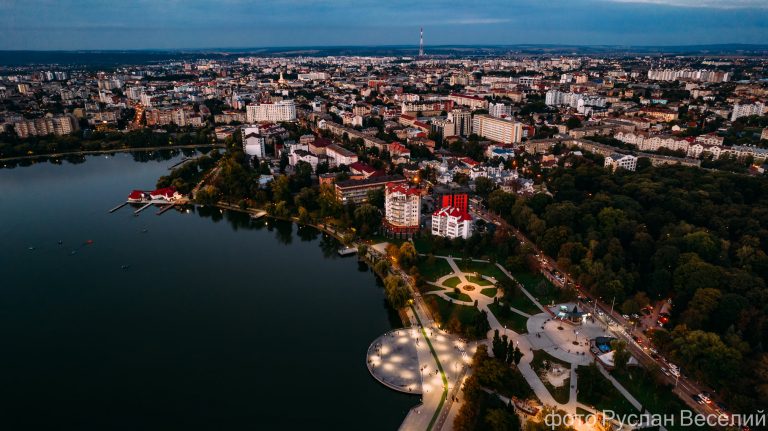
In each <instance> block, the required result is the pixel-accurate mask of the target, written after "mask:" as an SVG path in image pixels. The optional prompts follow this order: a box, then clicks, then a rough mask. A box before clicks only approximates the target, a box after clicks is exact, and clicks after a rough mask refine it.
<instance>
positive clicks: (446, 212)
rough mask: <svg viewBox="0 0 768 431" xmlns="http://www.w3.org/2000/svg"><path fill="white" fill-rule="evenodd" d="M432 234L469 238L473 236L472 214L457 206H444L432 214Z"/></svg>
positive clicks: (453, 237)
mask: <svg viewBox="0 0 768 431" xmlns="http://www.w3.org/2000/svg"><path fill="white" fill-rule="evenodd" d="M432 235H435V236H442V237H445V238H450V239H455V238H464V239H467V238H469V237H470V236H472V216H470V215H469V213H467V212H466V211H462V210H461V209H459V208H456V207H443V208H440V209H439V210H437V211H435V212H434V213H433V214H432Z"/></svg>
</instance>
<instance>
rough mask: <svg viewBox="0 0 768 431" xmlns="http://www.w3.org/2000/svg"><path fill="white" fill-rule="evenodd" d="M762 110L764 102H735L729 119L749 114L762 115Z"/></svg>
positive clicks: (763, 110) (763, 109)
mask: <svg viewBox="0 0 768 431" xmlns="http://www.w3.org/2000/svg"><path fill="white" fill-rule="evenodd" d="M763 112H765V104H764V103H763V102H757V103H748V104H741V103H737V104H735V105H733V113H732V114H731V121H735V120H736V119H737V118H740V117H749V116H750V115H763Z"/></svg>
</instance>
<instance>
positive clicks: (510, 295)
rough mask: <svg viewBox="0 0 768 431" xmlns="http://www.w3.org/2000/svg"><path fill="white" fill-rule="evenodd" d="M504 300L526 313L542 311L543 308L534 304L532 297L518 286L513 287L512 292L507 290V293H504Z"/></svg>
mask: <svg viewBox="0 0 768 431" xmlns="http://www.w3.org/2000/svg"><path fill="white" fill-rule="evenodd" d="M503 302H504V303H505V304H506V305H509V306H511V307H512V308H515V309H517V310H520V311H522V312H523V313H526V314H538V313H541V309H539V307H537V306H536V304H534V303H533V301H531V299H530V298H528V296H527V295H526V294H525V293H523V291H522V290H520V288H519V287H517V286H515V287H514V288H513V289H512V292H507V294H506V295H504V299H503Z"/></svg>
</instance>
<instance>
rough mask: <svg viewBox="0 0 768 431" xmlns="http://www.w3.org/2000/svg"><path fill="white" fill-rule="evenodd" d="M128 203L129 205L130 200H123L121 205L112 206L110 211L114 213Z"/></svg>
mask: <svg viewBox="0 0 768 431" xmlns="http://www.w3.org/2000/svg"><path fill="white" fill-rule="evenodd" d="M126 205H128V202H123V203H121V204H120V205H118V206H116V207H114V208H112V209H111V210H109V213H110V214H112V213H113V212H115V211H117V210H119V209H120V208H122V207H124V206H126Z"/></svg>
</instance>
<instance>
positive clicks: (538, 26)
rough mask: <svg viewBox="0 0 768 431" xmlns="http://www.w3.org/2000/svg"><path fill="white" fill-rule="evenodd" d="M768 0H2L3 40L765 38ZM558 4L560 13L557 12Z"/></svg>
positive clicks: (236, 44)
mask: <svg viewBox="0 0 768 431" xmlns="http://www.w3.org/2000/svg"><path fill="white" fill-rule="evenodd" d="M766 8H768V1H764V0H760V1H757V0H744V1H731V2H727V3H725V4H723V3H722V2H714V1H703V2H692V1H688V0H580V1H575V2H564V1H556V2H550V3H548V4H546V5H542V4H539V3H538V2H534V1H530V0H523V1H519V2H516V3H515V4H514V5H513V6H510V5H508V4H505V3H504V2H489V3H486V4H485V5H484V6H483V7H482V8H479V7H473V6H470V5H467V4H458V3H455V2H452V3H445V2H437V1H432V0H428V1H424V2H420V3H419V4H418V5H413V4H410V3H407V2H400V1H395V2H388V3H387V4H380V3H375V2H369V1H363V2H349V1H346V0H343V1H333V2H323V1H310V2H299V1H296V0H274V1H268V2H264V3H262V4H258V5H257V4H253V3H251V2H244V1H240V0H226V1H221V2H202V1H197V0H193V1H189V2H183V3H182V2H177V1H167V2H149V1H145V0H139V1H135V2H132V3H130V4H122V5H115V4H111V3H109V2H103V1H98V0H63V1H59V2H51V1H48V0H32V1H27V2H18V1H11V2H5V3H3V4H0V12H1V13H0V23H2V25H3V27H4V28H6V29H7V31H5V32H3V34H2V35H0V49H3V50H14V49H19V50H80V49H82V50H88V49H94V50H98V49H205V48H246V47H248V48H252V47H291V46H386V45H414V46H418V32H419V29H420V27H423V28H424V46H425V47H426V49H427V51H428V47H429V46H436V45H514V44H532V43H536V44H564V45H636V46H640V45H670V46H673V45H698V44H712V43H749V44H762V43H768V31H766V30H768V14H766V13H765V12H766ZM555 12H556V13H555Z"/></svg>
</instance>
